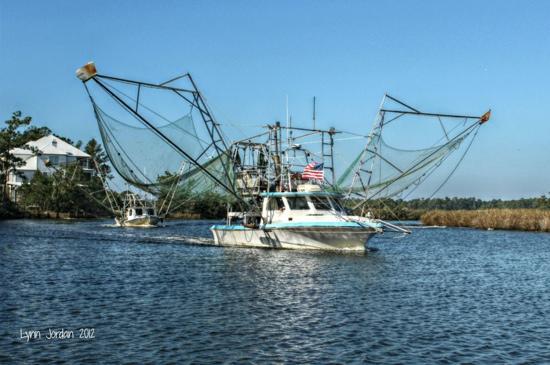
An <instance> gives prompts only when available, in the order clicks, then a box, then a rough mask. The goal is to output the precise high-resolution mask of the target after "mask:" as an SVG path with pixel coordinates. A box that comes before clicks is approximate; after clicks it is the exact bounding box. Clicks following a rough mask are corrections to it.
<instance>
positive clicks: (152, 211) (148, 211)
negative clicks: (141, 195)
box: [147, 208, 155, 215]
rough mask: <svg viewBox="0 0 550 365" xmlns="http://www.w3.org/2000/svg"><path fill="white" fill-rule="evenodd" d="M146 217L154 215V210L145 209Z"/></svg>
mask: <svg viewBox="0 0 550 365" xmlns="http://www.w3.org/2000/svg"><path fill="white" fill-rule="evenodd" d="M147 215H155V210H154V209H153V208H147Z"/></svg>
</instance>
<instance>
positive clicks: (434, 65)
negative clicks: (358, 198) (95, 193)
mask: <svg viewBox="0 0 550 365" xmlns="http://www.w3.org/2000/svg"><path fill="white" fill-rule="evenodd" d="M549 19H550V2H548V1H529V2H522V1H453V2H451V1H376V2H375V1H10V0H0V114H1V116H2V118H3V119H2V120H6V119H8V118H9V117H10V115H11V113H12V112H13V111H15V110H21V111H23V113H24V114H26V115H31V116H32V117H33V119H34V121H35V124H36V125H47V126H49V127H50V128H51V129H52V130H53V131H54V132H55V133H58V134H61V135H64V136H68V137H70V138H72V139H73V140H78V139H81V140H88V139H89V138H90V137H98V136H99V133H98V129H97V126H96V123H95V120H94V118H93V114H92V111H91V106H90V104H89V101H88V99H87V96H86V94H85V92H84V90H83V88H82V85H81V82H80V81H78V80H77V79H76V78H75V76H74V71H75V69H76V68H77V67H80V66H81V65H83V64H85V63H86V62H87V61H89V60H93V61H95V62H96V64H97V67H98V69H99V70H100V72H103V73H105V74H109V75H117V76H121V77H128V78H137V79H142V80H148V81H152V82H160V81H164V80H166V79H169V78H170V77H172V76H174V75H177V74H179V73H181V72H186V71H189V72H191V73H192V74H193V75H194V78H195V79H196V80H197V82H198V84H199V87H200V88H201V90H202V91H203V92H204V94H205V95H206V96H207V98H208V101H209V104H210V105H211V106H212V107H213V109H214V111H215V114H216V115H217V117H218V119H219V121H220V122H221V123H222V124H224V123H227V124H240V125H249V124H261V123H266V122H272V121H274V120H284V119H285V98H286V95H288V98H289V100H290V108H291V111H292V114H293V116H294V118H295V120H309V119H310V114H311V104H310V103H311V97H312V96H313V95H316V96H317V98H318V100H319V107H318V121H319V124H320V125H321V126H326V127H328V126H330V125H336V126H337V127H339V128H342V129H347V130H356V131H359V130H362V131H364V132H365V133H366V131H368V129H369V128H370V125H371V123H372V120H373V117H374V115H375V113H376V110H377V108H378V105H379V102H380V99H381V97H382V95H383V93H384V92H388V93H390V94H392V95H396V96H398V97H401V98H403V99H404V100H406V101H408V102H409V103H411V104H412V105H419V106H422V107H423V109H426V110H436V111H441V112H460V113H462V112H464V113H472V114H482V113H483V112H485V111H486V110H487V109H488V108H492V110H493V116H492V119H491V121H490V122H489V123H488V124H487V125H486V126H484V128H482V130H481V131H480V134H479V136H478V138H477V140H476V143H475V144H474V146H473V147H472V149H471V150H470V153H469V155H468V156H467V158H466V160H465V161H464V163H463V165H462V166H461V168H460V169H459V170H458V172H457V173H456V174H455V175H454V176H453V178H452V179H451V181H450V182H449V183H448V185H447V186H446V187H445V188H444V189H443V190H442V191H441V192H440V194H439V195H440V196H444V195H449V196H477V197H480V198H517V197H527V196H538V195H541V194H543V193H546V194H548V193H549V192H550V118H549V117H548V110H547V109H548V107H550V20H549Z"/></svg>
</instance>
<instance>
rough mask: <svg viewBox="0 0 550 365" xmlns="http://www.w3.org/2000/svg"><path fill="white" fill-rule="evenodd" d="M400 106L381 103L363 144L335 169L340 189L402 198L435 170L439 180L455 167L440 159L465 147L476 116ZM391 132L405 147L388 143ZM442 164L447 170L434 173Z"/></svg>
mask: <svg viewBox="0 0 550 365" xmlns="http://www.w3.org/2000/svg"><path fill="white" fill-rule="evenodd" d="M401 109H405V110H404V111H405V112H401V113H400V112H399V111H394V110H395V109H387V106H385V105H384V104H383V106H382V108H381V110H380V113H379V114H378V116H377V120H376V121H375V124H374V127H373V129H372V131H371V133H370V134H369V135H368V136H366V137H365V142H366V143H365V144H366V145H365V146H364V147H363V148H362V150H361V151H360V152H358V153H356V154H355V155H354V156H355V157H354V158H353V160H351V162H350V163H348V164H347V165H346V166H347V167H346V168H345V169H344V170H343V171H342V173H341V174H340V176H339V178H338V182H337V187H338V189H339V190H341V191H342V192H346V193H348V194H349V195H350V196H351V197H355V198H359V199H362V200H365V199H377V198H389V197H400V198H405V197H407V196H408V195H409V194H410V193H411V192H413V191H414V190H415V189H416V187H418V186H419V185H420V184H421V183H423V182H424V181H425V180H426V179H428V178H430V177H434V175H436V177H438V178H439V179H441V180H442V181H443V183H444V182H445V181H446V176H447V177H448V176H449V174H452V173H453V172H454V169H452V164H444V162H445V161H446V160H448V159H449V158H450V157H451V155H452V154H453V152H455V151H459V150H462V149H464V150H467V148H468V147H464V146H465V145H466V146H468V143H465V142H466V141H468V140H470V143H471V140H473V138H474V137H475V133H474V132H475V131H476V130H477V128H478V127H479V125H480V124H479V123H478V119H475V117H458V118H457V117H455V116H445V115H436V114H433V115H432V114H428V115H426V114H420V112H418V113H416V112H411V114H408V113H406V112H408V111H409V110H408V109H406V108H401ZM388 110H390V111H388ZM412 110H413V111H414V110H415V109H412ZM388 136H390V137H388ZM391 136H393V137H395V138H394V140H396V141H397V142H401V144H405V145H408V146H409V147H407V148H401V147H399V148H398V147H394V146H393V145H390V144H389V143H387V142H386V138H391ZM412 146H415V148H412ZM422 146H423V147H422ZM459 162H460V160H459ZM444 165H449V166H444ZM441 166H444V167H446V168H447V175H445V173H439V174H437V173H436V174H434V172H436V170H438V169H439V170H444V169H441ZM449 168H450V169H449ZM438 184H440V183H439V182H437V181H434V183H433V186H434V187H433V190H437V189H438V186H441V185H438Z"/></svg>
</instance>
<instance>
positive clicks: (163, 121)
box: [77, 63, 490, 213]
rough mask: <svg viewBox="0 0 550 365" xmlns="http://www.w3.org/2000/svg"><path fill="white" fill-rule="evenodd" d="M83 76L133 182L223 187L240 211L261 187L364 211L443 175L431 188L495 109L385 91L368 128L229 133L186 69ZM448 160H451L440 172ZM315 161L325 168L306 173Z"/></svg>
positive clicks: (107, 141)
mask: <svg viewBox="0 0 550 365" xmlns="http://www.w3.org/2000/svg"><path fill="white" fill-rule="evenodd" d="M77 77H78V78H79V79H80V80H82V81H83V84H84V87H85V90H86V92H87V94H88V96H89V99H90V101H91V104H92V108H93V112H94V114H95V117H96V120H97V124H98V127H99V131H100V134H101V138H102V141H103V144H104V146H105V150H106V152H107V154H108V157H109V159H110V162H111V164H112V166H113V167H114V169H115V170H116V172H117V173H118V174H119V175H120V176H121V177H122V178H123V179H124V180H125V181H126V182H127V183H129V184H131V185H133V186H135V187H137V188H139V189H142V190H144V191H146V192H148V193H151V194H153V195H158V194H159V193H160V192H161V190H162V189H163V187H166V186H169V187H170V189H172V190H171V191H172V193H171V194H172V196H173V194H174V192H175V191H176V190H183V191H186V192H187V193H188V194H190V195H191V196H193V195H197V194H201V193H208V192H216V193H218V194H221V195H225V196H227V197H228V199H230V200H232V201H233V204H234V205H236V206H238V208H239V209H240V210H241V211H247V210H248V211H251V210H256V211H258V210H259V209H260V204H261V199H260V198H259V196H260V193H261V192H265V191H293V190H296V188H297V186H298V185H299V184H303V183H316V184H319V185H323V188H324V189H326V190H330V191H336V192H339V193H341V194H342V195H343V196H344V201H346V202H347V205H348V206H350V207H351V208H355V209H361V211H362V213H365V210H368V204H369V202H370V201H372V200H374V199H384V198H401V199H406V198H407V197H408V196H410V195H411V194H413V192H414V191H416V190H417V189H418V188H419V187H420V186H421V185H422V183H423V182H424V181H426V180H427V179H429V178H434V179H435V180H434V181H437V183H432V188H433V190H434V191H432V193H431V195H432V196H433V195H434V194H435V193H436V192H437V191H439V189H441V187H442V186H443V185H444V184H445V183H446V182H447V181H448V180H449V178H450V177H451V175H452V174H453V173H454V171H456V169H457V168H458V166H459V165H460V163H461V162H462V160H463V159H464V156H465V155H466V153H467V152H468V150H469V149H470V147H471V145H472V143H473V141H474V139H475V138H476V136H477V134H478V130H479V128H480V127H481V126H482V125H483V124H484V123H485V122H487V121H488V120H489V118H490V111H488V112H486V113H485V114H483V115H481V116H475V115H460V114H445V113H432V112H424V111H421V110H419V109H418V108H415V107H412V106H410V105H408V104H406V103H404V102H403V101H401V100H399V99H397V98H395V97H393V96H390V95H387V94H386V95H385V96H384V98H383V101H382V103H381V106H380V108H379V110H378V113H377V116H376V119H375V122H374V124H373V126H372V128H371V129H370V131H366V133H364V132H363V131H353V132H349V131H341V130H336V129H335V128H332V127H331V128H328V129H320V128H316V126H315V125H314V126H313V128H302V127H296V126H293V125H292V120H291V119H290V121H289V120H288V118H287V122H286V125H283V124H281V123H280V122H276V123H273V124H268V125H263V126H262V128H263V132H261V133H257V134H255V135H253V136H249V137H245V138H234V139H233V142H231V143H230V142H228V141H229V138H228V137H227V136H226V135H224V134H223V132H222V128H221V124H220V123H218V122H217V121H216V119H215V118H214V116H213V113H212V111H211V109H210V108H209V106H208V104H207V102H206V99H205V97H204V95H203V94H202V93H201V92H200V91H199V89H198V88H197V85H196V83H195V81H194V79H193V78H192V76H191V75H190V74H189V73H186V74H183V75H181V76H178V77H175V78H172V79H170V80H167V81H165V82H161V83H158V84H157V83H150V82H143V81H136V80H130V79H124V78H120V77H113V76H107V75H103V74H99V73H98V72H97V70H96V68H95V65H94V64H93V63H88V64H87V65H85V66H84V67H81V68H79V69H78V70H77ZM314 123H315V122H314ZM396 143H397V144H396ZM396 146H399V147H396ZM453 155H455V156H457V157H456V158H455V162H454V163H452V161H451V160H452V159H451V157H452V156H453ZM445 162H448V163H447V165H449V166H450V168H449V167H448V168H447V171H445V172H439V173H438V170H441V167H442V166H444V165H446V164H445ZM312 163H313V164H316V166H317V167H318V168H319V169H320V170H321V171H322V174H320V175H315V176H314V178H313V179H312V178H311V176H309V177H308V178H306V177H304V175H305V174H304V169H305V168H306V166H308V165H309V166H311V165H310V164H312ZM434 184H435V185H434ZM423 193H424V194H425V192H423Z"/></svg>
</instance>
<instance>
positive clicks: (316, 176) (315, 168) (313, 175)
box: [302, 162, 325, 180]
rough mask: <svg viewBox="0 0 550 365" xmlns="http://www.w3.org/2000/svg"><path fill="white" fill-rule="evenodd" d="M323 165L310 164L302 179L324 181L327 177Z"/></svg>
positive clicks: (318, 163) (317, 163)
mask: <svg viewBox="0 0 550 365" xmlns="http://www.w3.org/2000/svg"><path fill="white" fill-rule="evenodd" d="M323 165H324V164H323V163H321V162H310V163H308V164H307V166H306V167H305V168H304V172H303V173H302V179H312V180H323V179H324V177H325V170H324V168H323Z"/></svg>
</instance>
